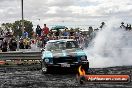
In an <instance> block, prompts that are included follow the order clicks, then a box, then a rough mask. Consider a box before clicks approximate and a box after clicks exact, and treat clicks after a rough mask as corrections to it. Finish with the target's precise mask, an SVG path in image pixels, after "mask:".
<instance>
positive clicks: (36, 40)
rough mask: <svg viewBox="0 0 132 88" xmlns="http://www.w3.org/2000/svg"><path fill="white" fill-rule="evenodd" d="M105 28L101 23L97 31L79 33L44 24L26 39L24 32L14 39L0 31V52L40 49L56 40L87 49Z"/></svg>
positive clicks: (11, 34) (122, 25)
mask: <svg viewBox="0 0 132 88" xmlns="http://www.w3.org/2000/svg"><path fill="white" fill-rule="evenodd" d="M103 27H105V23H104V22H102V23H101V26H100V27H99V28H97V29H93V28H92V27H91V26H90V27H89V28H88V30H86V31H81V30H80V29H72V28H71V29H68V28H66V27H65V28H64V29H55V30H52V29H49V28H48V27H47V25H46V24H44V27H43V28H41V27H40V25H37V27H36V31H35V33H34V34H33V37H32V38H29V37H28V32H26V31H24V33H23V35H22V37H21V38H19V39H18V38H16V37H14V36H13V33H12V32H10V31H7V32H4V31H3V30H1V31H0V50H1V51H2V52H7V51H16V50H17V48H19V49H31V48H32V47H34V46H37V47H39V48H42V47H44V46H45V44H46V42H47V41H49V40H57V39H74V40H76V41H77V42H78V44H79V45H80V46H81V47H88V45H89V43H90V41H91V40H92V39H93V38H94V37H95V35H96V32H97V31H98V30H101V29H102V28H103ZM120 28H123V29H125V30H127V31H128V30H131V29H132V28H131V25H130V24H127V25H126V26H125V25H124V22H122V23H121V26H120Z"/></svg>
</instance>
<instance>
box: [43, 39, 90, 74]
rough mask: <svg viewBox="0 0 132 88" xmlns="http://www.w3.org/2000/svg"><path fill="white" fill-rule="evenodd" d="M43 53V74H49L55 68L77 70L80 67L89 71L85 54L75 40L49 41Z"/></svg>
mask: <svg viewBox="0 0 132 88" xmlns="http://www.w3.org/2000/svg"><path fill="white" fill-rule="evenodd" d="M41 52H42V56H41V69H42V73H47V72H49V71H52V70H53V69H55V68H57V69H59V68H63V69H70V68H73V69H76V70H77V69H78V67H79V66H80V65H81V66H82V68H83V69H84V70H85V71H88V69H89V62H88V60H87V56H86V54H85V52H84V51H83V50H82V49H81V48H79V45H78V43H77V42H76V41H75V40H73V39H59V40H49V41H48V42H47V44H46V45H45V47H44V49H42V50H41Z"/></svg>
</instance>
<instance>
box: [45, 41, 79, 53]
mask: <svg viewBox="0 0 132 88" xmlns="http://www.w3.org/2000/svg"><path fill="white" fill-rule="evenodd" d="M78 47H79V46H78V44H77V42H76V41H68V42H60V41H58V42H49V43H47V44H46V46H45V49H46V50H48V51H51V50H64V49H72V48H78Z"/></svg>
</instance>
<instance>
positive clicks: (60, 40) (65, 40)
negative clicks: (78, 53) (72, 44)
mask: <svg viewBox="0 0 132 88" xmlns="http://www.w3.org/2000/svg"><path fill="white" fill-rule="evenodd" d="M67 41H75V40H73V39H58V40H49V41H48V42H47V43H51V42H67Z"/></svg>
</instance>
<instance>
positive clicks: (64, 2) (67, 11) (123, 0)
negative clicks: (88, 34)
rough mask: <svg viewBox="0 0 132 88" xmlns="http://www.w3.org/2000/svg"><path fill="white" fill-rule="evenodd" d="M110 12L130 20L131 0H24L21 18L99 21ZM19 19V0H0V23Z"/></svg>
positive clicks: (66, 22) (83, 22)
mask: <svg viewBox="0 0 132 88" xmlns="http://www.w3.org/2000/svg"><path fill="white" fill-rule="evenodd" d="M113 16H114V17H116V18H119V19H121V20H122V21H124V22H127V23H132V1H131V0H24V19H26V20H30V21H32V22H33V24H34V25H37V24H40V25H41V26H43V24H44V23H46V24H47V25H49V26H52V25H59V24H60V25H73V26H75V27H77V26H78V25H86V26H87V25H100V23H101V22H102V21H107V20H109V19H110V18H111V17H113ZM20 19H21V0H0V23H3V22H14V21H15V20H20ZM39 19H40V20H39Z"/></svg>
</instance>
